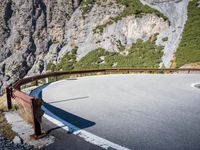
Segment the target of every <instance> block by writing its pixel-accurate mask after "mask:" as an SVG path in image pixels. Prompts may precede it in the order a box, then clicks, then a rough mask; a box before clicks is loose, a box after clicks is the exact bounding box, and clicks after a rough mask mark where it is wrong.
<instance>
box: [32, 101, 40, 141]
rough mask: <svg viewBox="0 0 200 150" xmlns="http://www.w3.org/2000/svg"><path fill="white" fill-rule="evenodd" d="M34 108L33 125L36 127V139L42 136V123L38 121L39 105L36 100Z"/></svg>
mask: <svg viewBox="0 0 200 150" xmlns="http://www.w3.org/2000/svg"><path fill="white" fill-rule="evenodd" d="M32 106H33V125H34V132H35V136H36V138H37V137H39V136H40V135H41V134H42V131H41V126H40V122H39V120H38V118H37V117H36V115H37V113H38V112H37V107H38V106H37V103H36V99H32Z"/></svg>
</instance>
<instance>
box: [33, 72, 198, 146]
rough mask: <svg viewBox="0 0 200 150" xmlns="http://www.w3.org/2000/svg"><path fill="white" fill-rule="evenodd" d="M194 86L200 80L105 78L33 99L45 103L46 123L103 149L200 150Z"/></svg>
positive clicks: (62, 84)
mask: <svg viewBox="0 0 200 150" xmlns="http://www.w3.org/2000/svg"><path fill="white" fill-rule="evenodd" d="M194 83H200V75H198V74H196V75H195V74H193V75H192V74H191V75H188V74H173V75H163V74H159V75H158V74H128V75H125V74H119V75H102V76H90V77H81V78H76V79H66V80H61V81H58V82H54V83H50V84H48V85H45V86H43V87H40V88H38V89H36V90H35V91H33V92H32V95H39V96H40V97H42V98H43V100H44V101H45V104H44V110H45V111H46V114H47V115H48V116H51V117H50V118H48V117H47V119H49V120H50V121H52V122H54V123H55V124H56V120H58V121H59V123H61V124H60V125H62V123H63V124H64V125H66V126H68V127H69V129H68V130H70V131H71V132H72V133H74V134H75V135H76V136H77V138H78V137H79V138H80V137H81V138H82V139H84V140H85V141H87V142H89V143H92V144H95V145H97V146H99V147H101V148H111V149H112V148H113V149H136V150H161V149H162V150H199V149H200V89H198V88H195V87H192V86H191V85H192V84H194ZM52 118H53V119H52ZM59 123H57V125H59ZM83 149H84V147H83Z"/></svg>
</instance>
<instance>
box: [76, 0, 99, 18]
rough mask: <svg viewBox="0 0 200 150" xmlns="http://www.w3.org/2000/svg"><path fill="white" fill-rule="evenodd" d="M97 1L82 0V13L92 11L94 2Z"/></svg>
mask: <svg viewBox="0 0 200 150" xmlns="http://www.w3.org/2000/svg"><path fill="white" fill-rule="evenodd" d="M95 2H96V0H83V1H82V2H81V7H80V8H81V11H82V14H83V16H84V15H85V14H86V13H88V12H90V10H91V9H92V7H93V5H94V3H95Z"/></svg>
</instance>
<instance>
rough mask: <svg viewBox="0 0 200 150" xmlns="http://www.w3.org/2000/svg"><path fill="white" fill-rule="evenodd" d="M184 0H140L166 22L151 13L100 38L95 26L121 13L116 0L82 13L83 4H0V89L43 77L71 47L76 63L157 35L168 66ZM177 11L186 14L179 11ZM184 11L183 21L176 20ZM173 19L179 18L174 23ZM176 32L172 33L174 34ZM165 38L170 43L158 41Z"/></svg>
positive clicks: (75, 0) (65, 0)
mask: <svg viewBox="0 0 200 150" xmlns="http://www.w3.org/2000/svg"><path fill="white" fill-rule="evenodd" d="M186 1H187V0H176V1H173V0H141V2H143V3H145V4H148V5H149V6H151V7H155V8H156V9H159V10H160V11H162V12H163V13H164V14H165V15H166V16H167V17H169V20H170V23H169V22H168V21H165V20H164V19H163V18H161V17H158V16H156V15H154V14H146V15H143V16H142V17H140V18H136V17H135V16H134V15H131V16H127V17H125V18H122V19H121V20H119V21H117V22H115V23H112V24H108V25H107V26H105V27H104V28H103V29H102V32H101V33H100V32H94V30H95V29H96V27H97V26H99V25H102V24H105V23H106V22H108V21H109V19H110V18H111V17H115V16H118V15H119V14H120V13H122V11H123V10H124V9H125V7H124V6H121V5H119V4H118V3H117V1H116V0H106V1H101V0H97V1H96V3H94V4H93V6H92V7H91V9H90V10H89V11H88V12H87V13H85V14H83V10H82V8H81V5H82V3H83V2H82V0H2V1H1V3H0V88H1V89H3V87H4V86H6V85H8V84H10V83H12V82H13V81H15V80H17V79H19V78H23V77H24V76H26V75H32V74H39V73H42V72H45V64H47V63H48V62H49V61H52V62H54V63H57V62H59V60H60V59H61V58H62V56H63V55H64V54H65V53H66V52H67V51H70V50H72V49H73V48H75V47H78V51H77V53H78V54H77V57H78V59H80V58H81V57H83V56H84V55H86V54H87V53H88V52H89V51H91V50H94V49H96V48H105V49H106V50H108V51H119V45H120V44H122V45H124V46H125V47H129V46H130V45H131V44H132V43H133V42H135V41H136V40H137V39H143V40H147V39H149V38H150V37H151V36H153V35H155V34H156V35H158V40H157V41H156V43H157V44H161V45H163V46H165V55H169V57H167V59H163V62H164V63H165V64H168V63H169V62H170V58H171V56H172V54H171V53H172V52H171V51H173V52H174V49H175V48H176V46H175V47H174V48H173V49H170V48H171V47H170V46H169V45H170V44H173V42H172V41H179V38H180V35H181V32H182V28H183V24H184V21H185V20H186V19H185V18H186V16H187V15H186V13H185V12H186V11H187V9H186V8H187V2H186ZM181 6H184V8H183V9H184V10H183V9H180V8H178V7H181ZM185 9H186V10H185ZM167 11H170V12H167ZM176 12H177V13H176ZM182 12H184V17H183V18H180V19H178V18H179V17H180V14H181V13H182ZM173 15H177V16H175V17H174V18H172V16H173ZM176 20H180V24H176ZM181 20H182V21H181ZM177 22H178V21H177ZM172 27H173V28H172ZM174 30H175V31H174ZM174 32H175V33H176V34H172V33H174ZM171 35H173V36H171ZM177 35H178V37H177V38H176V36H177ZM166 36H167V37H169V41H167V42H162V40H161V39H162V38H163V37H166ZM170 37H171V38H170ZM177 43H178V42H177ZM168 51H170V53H168Z"/></svg>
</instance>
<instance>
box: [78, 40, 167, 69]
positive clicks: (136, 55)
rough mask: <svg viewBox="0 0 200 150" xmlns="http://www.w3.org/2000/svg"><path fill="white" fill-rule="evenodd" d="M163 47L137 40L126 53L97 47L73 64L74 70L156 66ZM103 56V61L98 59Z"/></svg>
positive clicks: (159, 60)
mask: <svg viewBox="0 0 200 150" xmlns="http://www.w3.org/2000/svg"><path fill="white" fill-rule="evenodd" d="M162 50H163V47H162V46H157V45H155V43H152V42H150V41H142V40H138V41H137V42H136V43H134V44H132V46H131V48H130V49H128V53H129V54H128V55H121V54H119V53H116V52H108V51H106V50H105V49H102V48H99V49H96V50H93V51H91V52H89V53H88V54H87V55H86V56H85V57H83V58H82V59H81V60H80V61H79V62H77V64H76V65H75V70H84V69H97V68H109V67H118V68H123V67H151V68H158V67H159V64H160V62H161V57H162V55H163V51H162ZM102 56H104V57H105V60H104V62H102V60H101V59H100V58H101V57H102Z"/></svg>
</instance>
